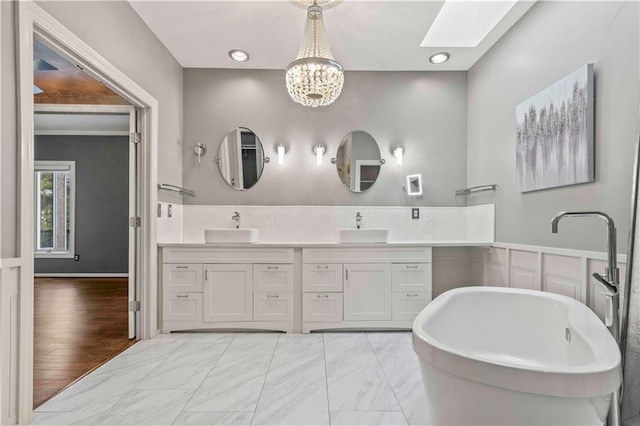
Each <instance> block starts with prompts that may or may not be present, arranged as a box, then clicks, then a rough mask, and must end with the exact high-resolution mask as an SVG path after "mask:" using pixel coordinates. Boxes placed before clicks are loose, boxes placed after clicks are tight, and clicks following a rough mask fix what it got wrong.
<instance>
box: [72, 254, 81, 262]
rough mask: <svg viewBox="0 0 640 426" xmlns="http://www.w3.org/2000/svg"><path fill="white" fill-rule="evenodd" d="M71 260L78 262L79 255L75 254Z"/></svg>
mask: <svg viewBox="0 0 640 426" xmlns="http://www.w3.org/2000/svg"><path fill="white" fill-rule="evenodd" d="M73 260H75V261H76V262H77V261H79V260H80V255H79V254H76V255H75V256H73Z"/></svg>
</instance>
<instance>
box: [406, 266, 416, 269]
mask: <svg viewBox="0 0 640 426" xmlns="http://www.w3.org/2000/svg"><path fill="white" fill-rule="evenodd" d="M407 269H418V267H417V266H409V265H407Z"/></svg>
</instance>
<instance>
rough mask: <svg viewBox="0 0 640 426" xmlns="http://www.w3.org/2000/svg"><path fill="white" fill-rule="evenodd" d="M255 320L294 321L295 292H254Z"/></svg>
mask: <svg viewBox="0 0 640 426" xmlns="http://www.w3.org/2000/svg"><path fill="white" fill-rule="evenodd" d="M253 320H254V321H293V293H276V292H258V293H253Z"/></svg>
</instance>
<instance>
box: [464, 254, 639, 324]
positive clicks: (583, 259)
mask: <svg viewBox="0 0 640 426" xmlns="http://www.w3.org/2000/svg"><path fill="white" fill-rule="evenodd" d="M483 252H485V253H487V252H488V254H487V255H486V256H485V259H484V269H485V274H484V275H485V281H484V285H496V283H498V284H503V285H505V286H507V287H514V288H527V289H530V288H532V287H533V289H534V290H542V291H550V292H553V293H558V294H562V295H565V296H569V297H572V298H574V299H576V300H578V301H580V302H582V303H584V304H586V305H587V306H589V307H590V308H591V309H592V310H593V311H594V312H595V313H596V314H597V315H598V316H599V317H600V318H604V303H605V298H604V288H603V287H602V285H601V284H600V283H598V282H597V281H596V280H595V279H594V278H593V277H592V276H591V275H592V274H593V273H594V272H599V273H602V274H604V268H605V266H606V258H607V255H606V253H600V252H591V251H581V250H571V249H559V248H555V247H540V246H528V245H523V244H510V243H493V246H492V247H491V248H490V249H482V248H470V249H469V267H468V268H469V271H471V270H474V272H473V276H474V277H477V274H479V271H480V267H479V266H477V263H478V262H480V261H481V258H482V253H483ZM617 260H618V268H620V277H621V279H622V280H623V281H624V276H625V272H626V265H625V262H626V261H627V257H626V256H625V255H619V256H618V259H617ZM472 265H473V266H472ZM504 271H509V273H508V274H506V277H505V274H504ZM470 274H471V272H470ZM471 279H472V280H474V279H476V278H471ZM501 280H502V281H501ZM621 287H622V290H623V295H624V283H621ZM621 306H622V300H621Z"/></svg>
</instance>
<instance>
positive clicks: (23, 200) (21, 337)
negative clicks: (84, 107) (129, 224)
mask: <svg viewBox="0 0 640 426" xmlns="http://www.w3.org/2000/svg"><path fill="white" fill-rule="evenodd" d="M16 7H17V9H18V13H17V23H16V24H17V26H18V27H19V31H18V32H17V44H18V92H19V127H18V130H19V141H20V150H19V151H20V154H19V158H20V160H19V162H20V173H19V182H20V184H19V194H20V195H19V199H18V203H19V206H20V218H21V220H20V224H19V255H20V261H21V262H20V271H19V280H20V293H19V308H20V312H19V322H17V323H16V324H17V325H16V329H15V333H16V335H17V336H18V339H16V346H17V349H16V351H17V353H18V355H19V359H20V363H19V364H16V365H15V367H14V366H13V364H12V367H11V368H12V371H16V370H17V373H18V374H17V376H18V377H17V381H16V382H15V385H14V384H13V383H12V385H11V386H12V389H10V393H11V394H16V395H17V398H16V399H14V401H16V403H15V407H16V408H17V417H18V422H19V423H21V424H26V423H28V422H29V420H30V418H31V416H32V413H33V359H34V358H33V356H34V352H33V322H34V311H33V303H34V251H35V244H34V243H35V232H34V231H35V230H34V223H35V217H34V211H35V191H34V188H35V182H34V175H35V159H34V156H33V153H34V146H35V141H34V102H33V90H34V88H33V86H34V85H33V70H34V63H33V43H34V39H36V38H37V39H38V40H39V41H41V42H43V43H45V44H46V45H47V46H48V47H49V48H51V49H54V50H55V51H56V52H58V53H59V54H60V55H61V56H63V57H64V58H65V59H67V60H68V61H70V62H71V63H73V64H77V65H78V66H79V67H81V68H82V69H83V71H84V72H86V73H87V74H89V75H90V76H92V77H93V78H95V79H96V80H98V81H99V82H100V83H101V84H103V85H105V86H106V87H108V88H109V89H110V90H112V91H113V92H114V93H116V94H118V95H119V96H121V97H122V98H123V99H125V100H126V101H127V103H129V104H130V105H132V106H133V107H135V108H136V110H135V111H136V114H135V116H136V121H137V132H136V133H135V135H134V138H133V140H134V142H135V144H136V149H137V151H136V153H137V162H138V165H139V167H138V176H139V180H138V182H137V186H138V191H137V192H136V194H137V206H138V211H137V212H136V216H134V221H133V225H134V227H135V229H136V233H137V239H136V242H137V244H136V247H135V251H134V253H135V256H136V263H135V264H136V268H135V271H134V272H133V274H134V275H135V278H136V279H135V283H136V287H137V288H136V296H137V297H136V299H137V300H136V301H134V302H136V303H134V304H133V305H134V308H135V309H137V308H138V307H139V310H136V311H135V312H134V315H135V317H136V318H137V319H138V320H137V321H136V323H135V330H136V335H137V336H138V337H139V338H142V339H148V338H152V337H154V336H155V335H157V334H158V333H159V329H158V305H157V297H158V296H157V288H156V283H157V268H156V265H157V246H156V241H157V239H156V217H155V208H156V205H157V181H158V179H157V166H156V156H157V145H158V101H157V100H156V99H155V98H154V97H153V96H151V95H150V94H149V93H148V92H147V91H146V90H144V89H143V88H142V87H140V86H139V85H138V84H137V83H135V82H134V81H133V80H131V79H130V78H129V77H127V76H126V75H125V74H123V73H122V72H121V71H119V70H118V69H117V68H116V67H115V66H113V65H112V64H111V63H110V62H109V61H108V60H107V59H105V58H104V57H102V56H101V55H100V54H98V53H97V52H96V51H95V50H93V49H92V48H91V47H90V46H89V45H87V44H86V43H85V42H84V41H82V40H81V39H79V38H78V37H77V36H75V35H74V34H73V33H71V32H70V31H69V30H68V29H67V28H65V27H64V26H63V25H62V24H61V23H59V22H58V21H56V20H55V19H54V18H53V17H51V16H50V15H49V14H48V13H47V12H46V11H44V10H43V9H42V8H41V7H40V6H38V5H37V4H36V3H35V2H18V3H17V4H16ZM130 255H133V253H130Z"/></svg>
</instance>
